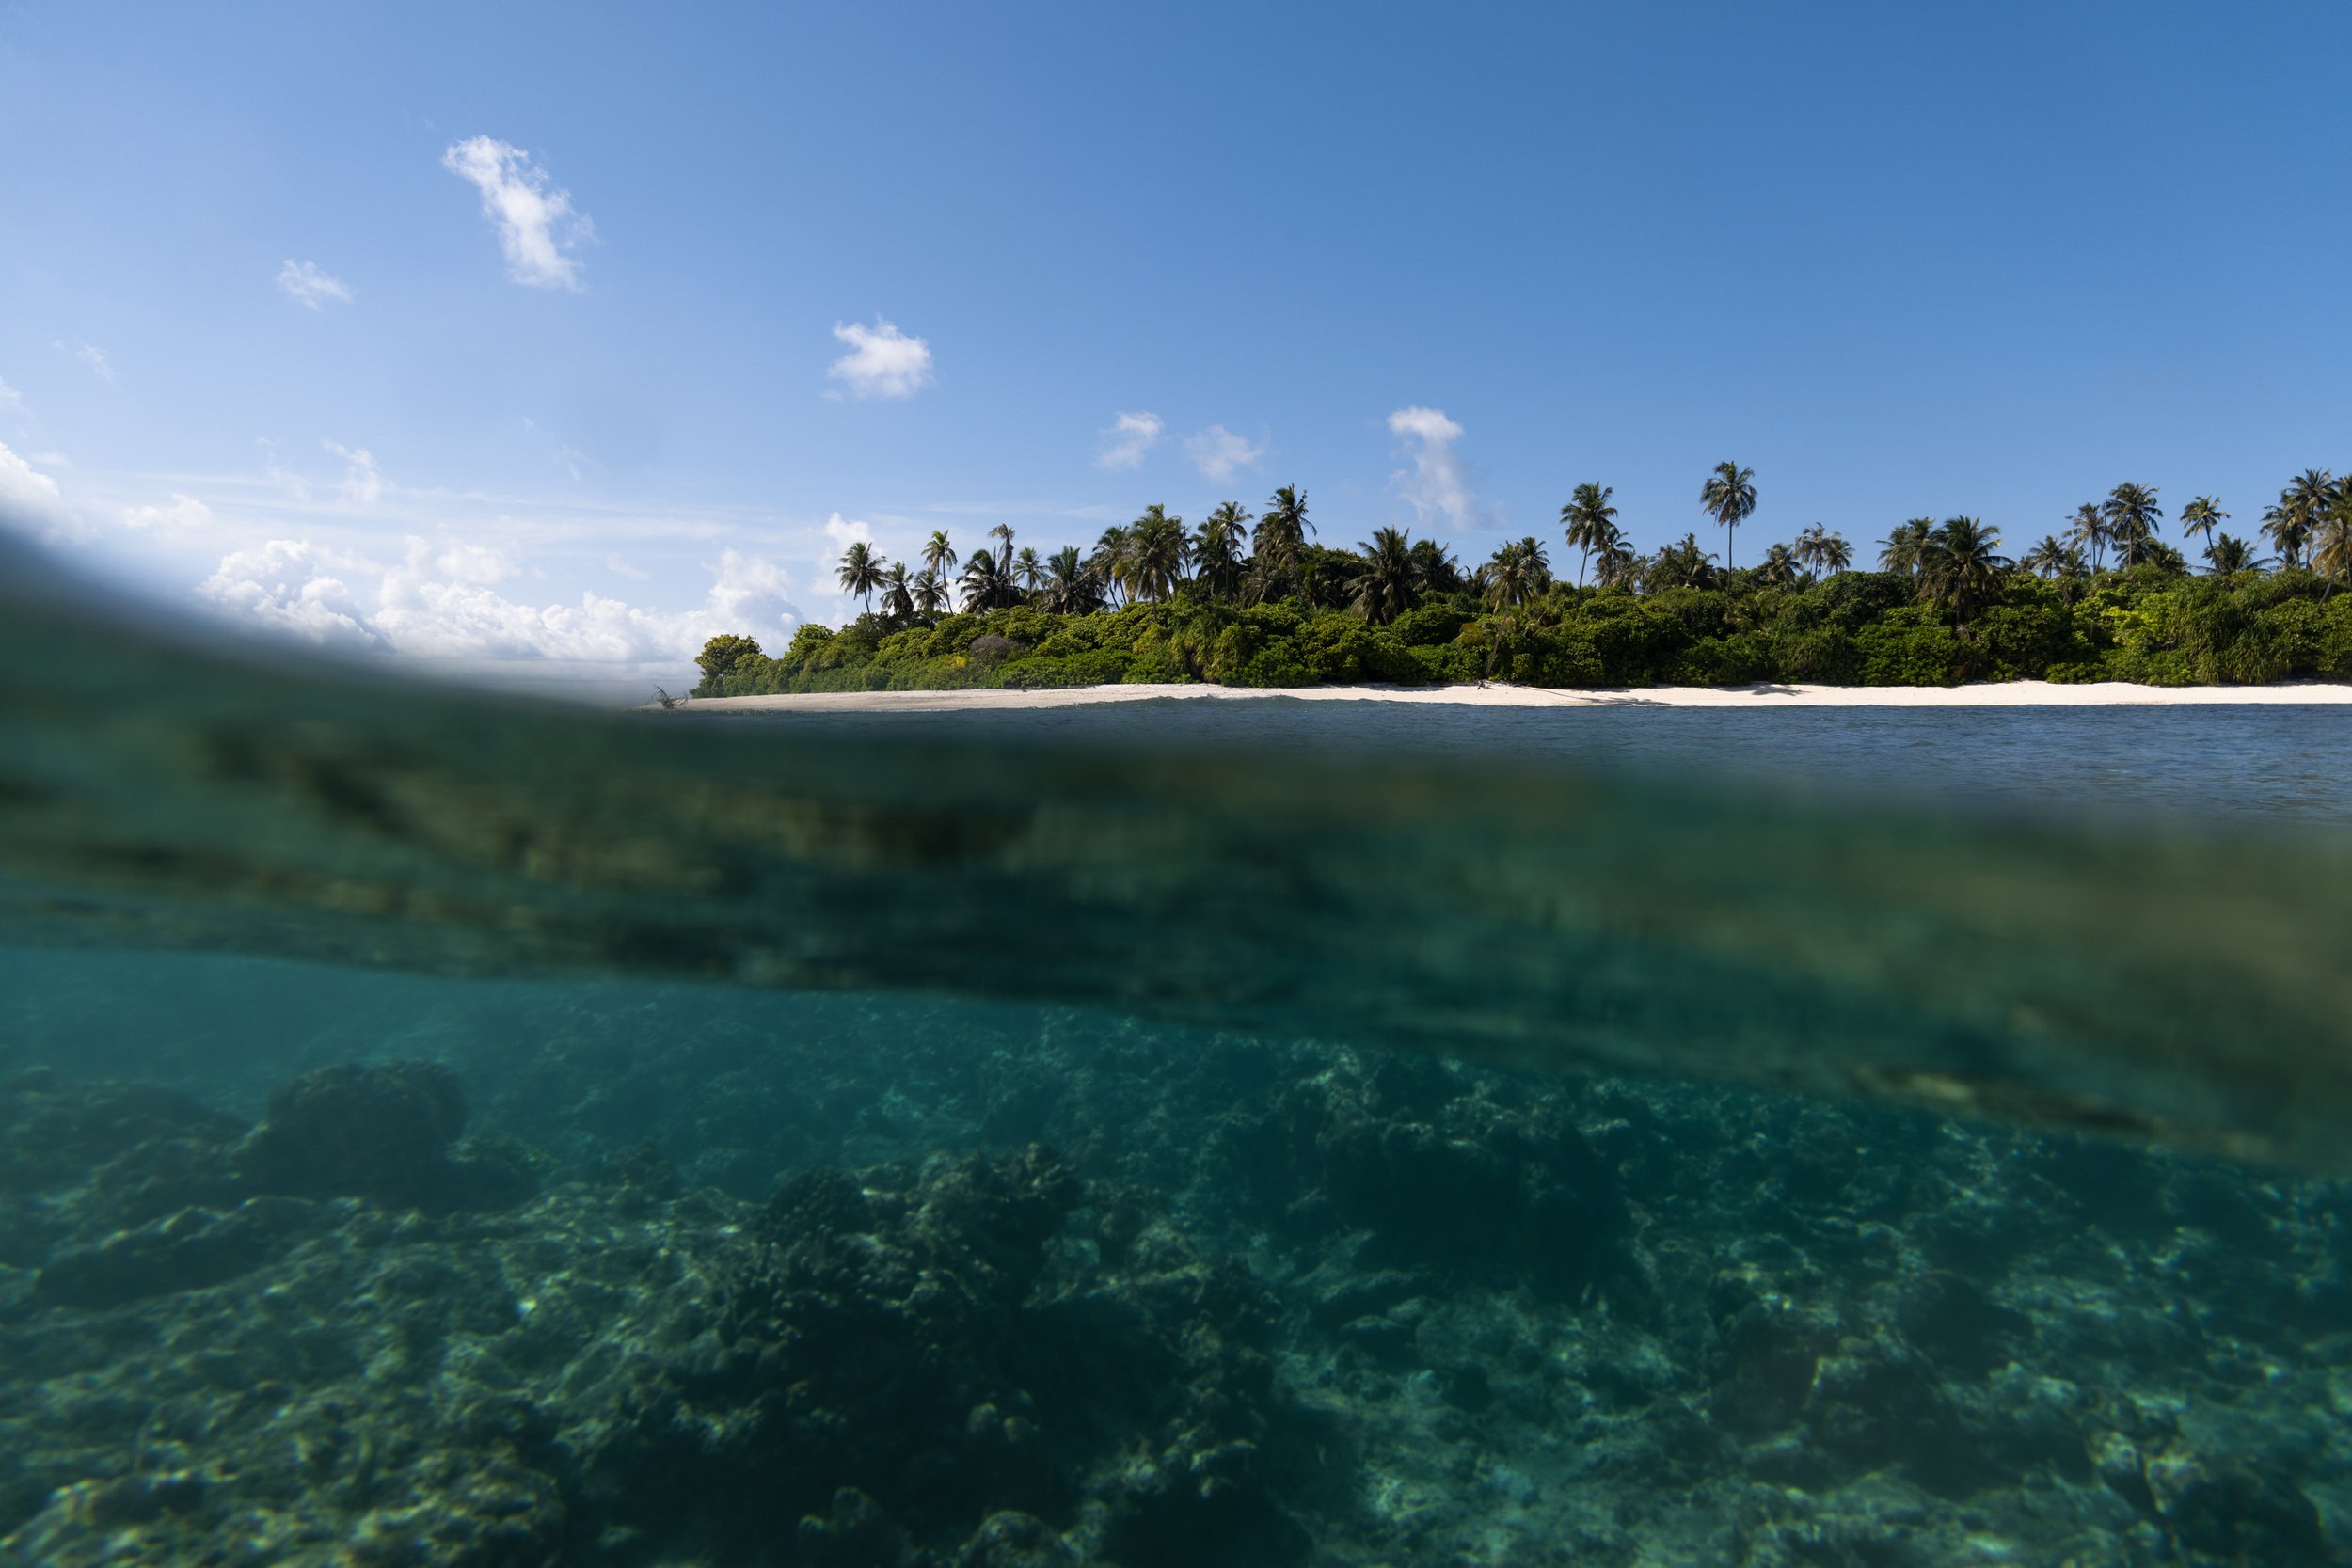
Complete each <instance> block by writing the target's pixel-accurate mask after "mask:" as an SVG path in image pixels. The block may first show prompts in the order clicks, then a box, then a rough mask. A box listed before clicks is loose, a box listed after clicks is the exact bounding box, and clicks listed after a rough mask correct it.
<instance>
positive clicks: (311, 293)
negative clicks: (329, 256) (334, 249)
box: [278, 258, 351, 310]
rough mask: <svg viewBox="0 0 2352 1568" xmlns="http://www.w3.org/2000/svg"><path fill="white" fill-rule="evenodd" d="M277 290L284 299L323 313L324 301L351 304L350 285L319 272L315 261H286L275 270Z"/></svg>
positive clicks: (328, 274)
mask: <svg viewBox="0 0 2352 1568" xmlns="http://www.w3.org/2000/svg"><path fill="white" fill-rule="evenodd" d="M278 288H279V289H280V290H281V291H283V292H284V293H285V295H286V297H287V298H288V299H291V300H293V301H294V303H295V304H297V305H301V306H305V307H308V308H309V309H312V310H324V309H326V302H327V301H328V300H337V301H340V302H341V303H342V304H345V305H348V304H350V303H351V285H350V284H348V283H345V282H344V281H343V280H342V278H340V277H335V276H334V275H333V274H331V273H329V272H326V271H325V270H324V269H322V268H321V267H320V266H319V264H318V263H317V262H315V261H294V260H292V259H291V258H289V259H288V261H287V262H286V264H285V265H284V266H282V267H279V268H278Z"/></svg>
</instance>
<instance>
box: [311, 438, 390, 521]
mask: <svg viewBox="0 0 2352 1568" xmlns="http://www.w3.org/2000/svg"><path fill="white" fill-rule="evenodd" d="M319 445H321V446H323V447H325V448H326V450H327V451H331V452H333V453H334V454H335V455H336V456H337V457H340V458H342V460H343V480H342V484H341V485H339V486H338V487H337V489H338V491H339V493H340V494H341V495H342V498H343V499H345V500H347V501H349V502H351V503H352V504H353V505H354V506H371V505H373V504H374V503H375V502H377V501H379V500H382V499H384V492H385V491H386V490H388V489H389V488H391V486H390V484H389V483H388V482H387V481H386V480H385V478H384V475H383V473H382V471H381V470H379V469H378V468H377V467H376V466H375V457H374V454H373V453H372V452H370V451H368V450H367V448H365V447H346V446H343V445H342V444H341V443H339V442H335V441H321V442H320V443H319Z"/></svg>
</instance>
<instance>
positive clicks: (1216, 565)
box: [1192, 501, 1250, 599]
mask: <svg viewBox="0 0 2352 1568" xmlns="http://www.w3.org/2000/svg"><path fill="white" fill-rule="evenodd" d="M1249 517H1250V513H1249V509H1248V507H1246V506H1244V505H1242V504H1241V502H1239V501H1222V502H1219V503H1218V505H1217V508H1216V511H1214V512H1212V513H1210V514H1209V515H1207V516H1206V517H1204V518H1202V519H1201V522H1200V527H1199V528H1197V529H1195V530H1194V531H1193V534H1192V572H1193V577H1194V578H1195V579H1196V580H1197V581H1198V582H1199V583H1200V586H1201V587H1202V588H1204V589H1206V590H1207V591H1208V594H1209V597H1210V598H1212V599H1230V598H1232V596H1233V594H1235V593H1236V592H1237V591H1239V589H1240V587H1241V575H1242V566H1241V552H1242V546H1243V544H1244V543H1245V542H1246V541H1247V539H1248V532H1249Z"/></svg>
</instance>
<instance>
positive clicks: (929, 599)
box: [907, 566, 947, 615]
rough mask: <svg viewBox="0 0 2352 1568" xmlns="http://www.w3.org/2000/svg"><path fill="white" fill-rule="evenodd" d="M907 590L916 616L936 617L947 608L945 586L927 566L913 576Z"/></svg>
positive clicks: (942, 580)
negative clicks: (911, 598)
mask: <svg viewBox="0 0 2352 1568" xmlns="http://www.w3.org/2000/svg"><path fill="white" fill-rule="evenodd" d="M907 589H908V592H909V594H910V595H911V596H912V597H913V598H914V612H915V613H916V614H917V615H936V614H938V613H939V612H940V611H942V610H946V608H947V584H946V581H945V580H944V579H942V578H941V577H940V575H939V574H938V573H937V572H934V571H932V570H931V569H930V567H929V566H926V567H924V568H923V569H922V570H921V571H919V572H917V573H915V574H914V580H913V581H911V582H910V583H908V584H907Z"/></svg>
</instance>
